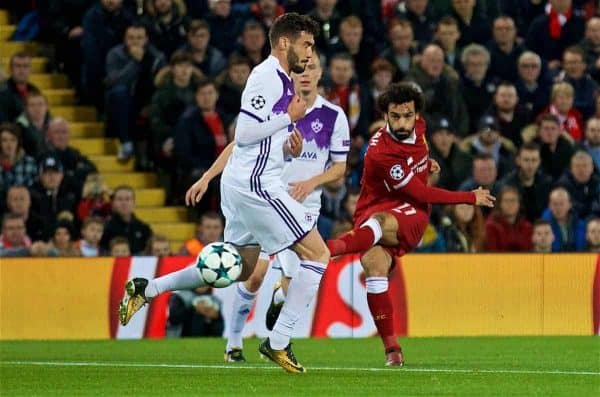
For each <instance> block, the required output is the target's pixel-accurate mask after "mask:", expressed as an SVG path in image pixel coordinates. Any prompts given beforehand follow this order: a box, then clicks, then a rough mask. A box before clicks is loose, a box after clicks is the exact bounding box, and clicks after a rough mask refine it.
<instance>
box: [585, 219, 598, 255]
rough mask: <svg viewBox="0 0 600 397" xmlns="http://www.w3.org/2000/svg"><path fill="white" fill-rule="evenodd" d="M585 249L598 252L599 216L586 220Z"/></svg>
mask: <svg viewBox="0 0 600 397" xmlns="http://www.w3.org/2000/svg"><path fill="white" fill-rule="evenodd" d="M585 241H586V244H587V245H586V249H585V250H586V251H588V252H600V218H592V219H590V220H589V221H588V223H587V226H586V231H585Z"/></svg>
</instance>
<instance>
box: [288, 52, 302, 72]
mask: <svg viewBox="0 0 600 397" xmlns="http://www.w3.org/2000/svg"><path fill="white" fill-rule="evenodd" d="M287 62H288V65H289V67H290V72H292V73H296V74H300V73H304V69H305V68H306V63H300V57H299V56H298V54H296V51H294V49H293V48H292V47H290V50H289V51H288V54H287Z"/></svg>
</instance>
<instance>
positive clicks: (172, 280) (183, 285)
mask: <svg viewBox="0 0 600 397" xmlns="http://www.w3.org/2000/svg"><path fill="white" fill-rule="evenodd" d="M205 285H206V283H205V282H204V279H203V278H202V276H201V275H200V272H199V271H198V270H196V266H190V267H186V268H185V269H181V270H179V271H176V272H173V273H169V274H167V275H165V276H162V277H158V278H155V279H154V280H150V281H148V286H147V287H146V297H147V298H154V297H155V296H157V295H160V294H162V293H163V292H167V291H176V290H180V289H183V290H186V289H194V288H199V287H204V286H205Z"/></svg>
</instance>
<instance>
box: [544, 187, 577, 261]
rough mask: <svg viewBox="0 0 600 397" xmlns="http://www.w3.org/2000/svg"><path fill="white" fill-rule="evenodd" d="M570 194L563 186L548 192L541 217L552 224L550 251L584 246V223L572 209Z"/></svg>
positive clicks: (572, 249)
mask: <svg viewBox="0 0 600 397" xmlns="http://www.w3.org/2000/svg"><path fill="white" fill-rule="evenodd" d="M572 207H573V206H572V203H571V196H570V195H569V192H568V191H567V190H566V189H565V188H564V187H557V188H554V189H553V190H552V192H550V199H549V200H548V208H547V209H546V210H545V211H544V213H543V214H542V219H545V220H547V221H549V222H550V223H551V224H552V232H553V234H554V242H553V243H552V252H573V251H580V250H582V249H583V248H584V246H585V223H584V222H583V221H582V220H581V219H579V218H578V217H577V215H576V214H575V213H574V212H573V211H572Z"/></svg>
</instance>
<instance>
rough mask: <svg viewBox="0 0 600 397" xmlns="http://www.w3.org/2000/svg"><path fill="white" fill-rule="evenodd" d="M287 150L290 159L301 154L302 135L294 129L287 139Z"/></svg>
mask: <svg viewBox="0 0 600 397" xmlns="http://www.w3.org/2000/svg"><path fill="white" fill-rule="evenodd" d="M288 150H289V153H290V155H291V156H292V157H294V158H296V157H298V156H300V153H302V134H301V133H300V131H298V130H297V129H296V128H294V131H292V133H291V134H290V137H289V138H288Z"/></svg>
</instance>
